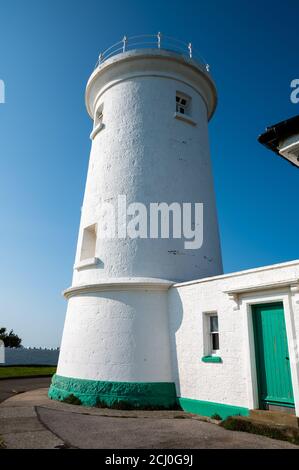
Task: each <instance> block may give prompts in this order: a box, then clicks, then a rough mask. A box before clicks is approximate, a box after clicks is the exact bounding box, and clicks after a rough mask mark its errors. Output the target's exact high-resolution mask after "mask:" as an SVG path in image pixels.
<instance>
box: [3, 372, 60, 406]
mask: <svg viewBox="0 0 299 470" xmlns="http://www.w3.org/2000/svg"><path fill="white" fill-rule="evenodd" d="M50 382H51V377H41V378H27V379H26V378H22V379H1V380H0V403H1V402H2V401H4V400H7V399H8V398H10V397H13V396H14V395H16V394H18V393H23V392H28V391H29V390H36V389H37V388H47V387H49V385H50Z"/></svg>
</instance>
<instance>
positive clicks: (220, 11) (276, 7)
mask: <svg viewBox="0 0 299 470" xmlns="http://www.w3.org/2000/svg"><path fill="white" fill-rule="evenodd" d="M298 10H299V7H298V2H297V0H285V1H284V2H283V3H282V2H281V1H280V0H276V1H274V0H261V1H259V2H258V1H249V0H243V1H240V0H226V1H225V2H224V1H222V0H198V1H193V2H186V1H181V0H172V1H170V0H166V1H163V0H162V1H161V0H160V1H156V0H152V1H151V2H145V1H143V0H139V1H131V0H126V1H118V0H114V1H113V2H107V1H102V0H84V1H83V0H77V1H69V0H59V1H58V0H51V1H49V0H48V1H46V0H44V1H40V0H39V1H37V0H26V1H22V0H19V1H17V0H1V18H0V22H1V25H0V79H2V80H4V81H5V85H6V103H5V104H1V105H0V162H1V163H0V165H1V171H0V178H1V184H0V201H1V222H2V223H1V230H0V242H1V244H0V246H1V271H0V272H1V274H0V275H1V303H0V324H1V326H2V325H3V326H7V327H8V328H14V329H15V330H16V332H18V333H19V334H20V335H21V336H22V338H23V342H24V344H25V345H28V346H49V347H56V346H58V345H59V344H60V338H61V333H62V327H63V322H64V316H65V310H66V302H65V301H64V299H63V298H62V297H61V295H60V292H61V291H62V290H63V289H64V288H66V287H68V286H69V285H70V282H71V276H72V266H73V262H74V255H75V247H76V241H77V230H78V225H79V219H80V207H81V204H82V198H83V191H84V184H85V177H86V171H87V164H88V158H89V151H90V140H89V133H90V130H91V121H90V119H89V117H88V116H87V113H86V111H85V107H84V90H85V85H86V81H87V79H88V77H89V75H90V73H91V72H92V70H93V67H94V64H95V62H96V60H97V57H98V55H99V53H100V52H101V50H104V49H106V48H107V47H109V46H110V45H111V44H113V43H114V42H116V41H118V40H119V39H121V37H122V36H123V35H124V34H127V35H135V34H143V33H156V32H157V31H162V32H164V33H165V34H168V35H170V36H174V37H177V38H178V39H182V40H186V41H192V42H193V44H194V45H195V46H196V47H197V49H199V51H200V52H201V53H202V54H203V55H204V56H205V57H206V58H207V60H208V62H209V63H210V64H211V71H212V74H213V76H214V79H215V81H216V84H217V89H218V95H219V105H218V109H217V111H216V114H215V115H214V117H213V119H212V121H211V123H210V141H211V153H212V163H213V172H214V178H215V189H216V196H217V206H218V215H219V223H220V232H221V240H222V250H223V260H224V269H225V272H231V271H235V270H241V269H247V268H252V267H257V266H263V265H267V264H272V263H277V262H283V261H287V260H292V259H296V258H298V230H299V218H298V208H297V207H298V196H299V189H298V188H299V187H298V181H299V180H298V178H299V173H298V170H297V169H296V168H294V167H292V166H291V165H289V164H288V163H286V162H285V161H283V160H282V159H279V158H278V157H277V156H275V154H273V153H272V152H270V151H267V150H266V149H265V148H264V147H262V146H261V145H260V144H258V142H257V136H258V134H260V133H261V132H262V131H263V130H264V128H265V127H266V126H267V125H271V124H274V123H276V122H278V121H280V120H283V119H285V118H288V117H290V116H293V115H295V114H298V113H299V104H297V105H294V104H292V103H291V101H290V92H291V89H290V82H291V80H292V79H294V78H299V60H298Z"/></svg>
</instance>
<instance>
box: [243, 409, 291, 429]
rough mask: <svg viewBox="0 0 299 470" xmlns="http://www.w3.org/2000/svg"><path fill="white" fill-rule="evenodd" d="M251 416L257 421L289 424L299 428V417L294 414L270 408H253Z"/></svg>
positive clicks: (279, 424)
mask: <svg viewBox="0 0 299 470" xmlns="http://www.w3.org/2000/svg"><path fill="white" fill-rule="evenodd" d="M249 418H250V419H252V420H253V421H254V422H256V423H261V424H269V425H270V424H275V425H278V426H288V427H292V428H299V418H298V417H297V416H295V415H294V414H290V413H288V412H287V413H282V412H280V411H270V410H251V411H250V415H249Z"/></svg>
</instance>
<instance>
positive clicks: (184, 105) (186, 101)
mask: <svg viewBox="0 0 299 470" xmlns="http://www.w3.org/2000/svg"><path fill="white" fill-rule="evenodd" d="M190 103H191V98H190V97H189V96H187V95H185V94H183V93H179V92H177V93H176V112H177V113H179V114H185V115H187V116H188V115H190Z"/></svg>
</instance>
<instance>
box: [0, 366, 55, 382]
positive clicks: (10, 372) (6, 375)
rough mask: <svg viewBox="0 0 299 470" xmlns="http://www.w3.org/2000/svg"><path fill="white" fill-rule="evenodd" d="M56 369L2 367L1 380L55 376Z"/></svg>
mask: <svg viewBox="0 0 299 470" xmlns="http://www.w3.org/2000/svg"><path fill="white" fill-rule="evenodd" d="M55 372H56V367H53V366H2V367H0V379H1V378H2V379H10V378H14V377H31V376H33V375H53V374H55Z"/></svg>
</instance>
